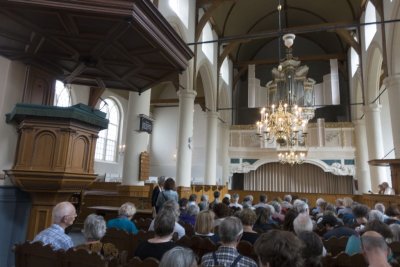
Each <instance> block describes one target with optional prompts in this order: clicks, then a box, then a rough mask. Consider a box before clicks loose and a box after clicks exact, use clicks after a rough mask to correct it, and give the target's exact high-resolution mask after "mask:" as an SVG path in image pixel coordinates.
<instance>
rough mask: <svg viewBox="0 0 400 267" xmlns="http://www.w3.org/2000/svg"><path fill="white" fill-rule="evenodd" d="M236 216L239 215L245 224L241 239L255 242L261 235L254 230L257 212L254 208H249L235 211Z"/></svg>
mask: <svg viewBox="0 0 400 267" xmlns="http://www.w3.org/2000/svg"><path fill="white" fill-rule="evenodd" d="M235 216H236V217H238V218H239V219H240V221H241V222H242V224H243V235H242V239H241V240H245V241H249V242H250V243H251V244H254V243H255V242H256V240H257V238H258V237H259V234H258V233H257V232H256V231H254V230H253V226H254V224H255V222H256V220H257V215H256V213H255V212H254V211H253V210H252V209H250V208H247V209H243V210H241V211H239V212H237V213H235Z"/></svg>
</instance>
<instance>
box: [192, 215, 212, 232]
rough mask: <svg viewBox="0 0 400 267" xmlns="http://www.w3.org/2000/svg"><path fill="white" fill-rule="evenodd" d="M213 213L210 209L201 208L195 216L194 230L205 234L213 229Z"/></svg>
mask: <svg viewBox="0 0 400 267" xmlns="http://www.w3.org/2000/svg"><path fill="white" fill-rule="evenodd" d="M214 217H215V214H214V212H213V211H211V210H203V211H201V212H200V213H199V214H197V217H196V223H195V225H194V231H195V232H196V233H198V234H202V235H206V234H209V233H212V232H213V230H214Z"/></svg>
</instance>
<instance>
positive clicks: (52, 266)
mask: <svg viewBox="0 0 400 267" xmlns="http://www.w3.org/2000/svg"><path fill="white" fill-rule="evenodd" d="M14 253H15V266H16V267H37V266H40V267H58V266H61V261H60V259H61V257H62V256H63V254H64V253H63V251H54V250H53V248H52V247H51V246H50V245H43V243H42V242H35V243H30V242H29V241H26V242H25V243H23V244H17V245H15V246H14Z"/></svg>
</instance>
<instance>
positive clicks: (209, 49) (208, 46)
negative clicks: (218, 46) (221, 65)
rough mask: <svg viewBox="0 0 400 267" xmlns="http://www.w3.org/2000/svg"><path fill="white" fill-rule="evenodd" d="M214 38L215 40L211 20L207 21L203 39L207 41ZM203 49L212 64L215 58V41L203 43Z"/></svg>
mask: <svg viewBox="0 0 400 267" xmlns="http://www.w3.org/2000/svg"><path fill="white" fill-rule="evenodd" d="M212 40H213V34H212V29H211V24H210V23H209V22H207V24H206V25H205V26H204V29H203V34H202V36H201V41H202V42H207V41H212ZM201 50H202V51H203V53H204V54H205V55H206V57H207V58H208V60H209V61H210V62H211V64H212V63H213V58H214V43H204V44H202V45H201Z"/></svg>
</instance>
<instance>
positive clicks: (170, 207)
mask: <svg viewBox="0 0 400 267" xmlns="http://www.w3.org/2000/svg"><path fill="white" fill-rule="evenodd" d="M161 211H165V212H167V213H170V214H172V215H173V216H174V218H175V227H174V232H176V233H177V234H178V238H179V239H180V238H182V237H183V236H184V235H185V234H186V232H185V228H183V227H182V225H180V224H179V223H178V220H179V216H180V211H179V204H178V203H177V202H175V200H172V199H170V200H167V201H166V202H165V203H164V205H163V207H162V209H161V210H160V212H161ZM154 223H155V219H153V220H152V221H151V223H150V226H149V230H148V231H154Z"/></svg>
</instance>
